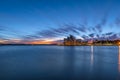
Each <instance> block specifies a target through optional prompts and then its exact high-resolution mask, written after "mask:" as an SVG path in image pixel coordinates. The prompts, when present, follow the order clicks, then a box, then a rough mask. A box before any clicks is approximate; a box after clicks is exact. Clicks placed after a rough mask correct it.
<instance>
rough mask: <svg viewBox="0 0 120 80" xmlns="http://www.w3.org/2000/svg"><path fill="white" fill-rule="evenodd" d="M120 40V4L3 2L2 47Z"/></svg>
mask: <svg viewBox="0 0 120 80" xmlns="http://www.w3.org/2000/svg"><path fill="white" fill-rule="evenodd" d="M70 34H72V35H74V36H76V38H79V39H83V40H85V39H90V38H91V37H92V38H97V39H106V38H107V39H119V37H120V0H0V43H35V44H36V43H39V44H48V43H51V42H55V41H56V42H57V41H58V42H59V41H60V40H62V39H63V38H64V37H66V36H68V35H70Z"/></svg>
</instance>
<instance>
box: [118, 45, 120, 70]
mask: <svg viewBox="0 0 120 80" xmlns="http://www.w3.org/2000/svg"><path fill="white" fill-rule="evenodd" d="M118 52H119V53H118V70H119V72H120V46H119V47H118Z"/></svg>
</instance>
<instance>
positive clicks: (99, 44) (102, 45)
mask: <svg viewBox="0 0 120 80" xmlns="http://www.w3.org/2000/svg"><path fill="white" fill-rule="evenodd" d="M0 46H120V45H116V44H88V45H87V44H86V45H58V44H0Z"/></svg>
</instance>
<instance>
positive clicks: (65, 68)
mask: <svg viewBox="0 0 120 80" xmlns="http://www.w3.org/2000/svg"><path fill="white" fill-rule="evenodd" d="M0 80H120V47H119V46H0Z"/></svg>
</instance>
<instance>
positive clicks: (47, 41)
mask: <svg viewBox="0 0 120 80" xmlns="http://www.w3.org/2000/svg"><path fill="white" fill-rule="evenodd" d="M52 43H54V41H53V40H43V41H41V40H38V41H32V42H30V43H29V44H52Z"/></svg>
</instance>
